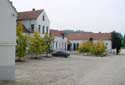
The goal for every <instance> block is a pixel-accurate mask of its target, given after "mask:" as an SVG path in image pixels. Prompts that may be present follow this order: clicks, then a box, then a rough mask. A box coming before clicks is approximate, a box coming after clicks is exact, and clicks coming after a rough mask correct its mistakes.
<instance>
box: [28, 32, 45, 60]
mask: <svg viewBox="0 0 125 85" xmlns="http://www.w3.org/2000/svg"><path fill="white" fill-rule="evenodd" d="M29 44H30V45H29V52H30V53H32V54H34V55H35V56H34V58H36V59H37V58H38V57H39V55H40V54H42V53H44V51H45V46H44V39H43V38H42V37H41V36H40V34H39V32H34V35H33V37H31V39H30V43H29Z"/></svg>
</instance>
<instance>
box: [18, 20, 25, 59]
mask: <svg viewBox="0 0 125 85" xmlns="http://www.w3.org/2000/svg"><path fill="white" fill-rule="evenodd" d="M16 34H17V39H16V41H17V45H16V56H17V58H18V61H23V60H24V57H25V55H26V47H27V38H26V36H25V35H24V34H23V25H22V23H21V22H19V23H18V24H17V30H16Z"/></svg>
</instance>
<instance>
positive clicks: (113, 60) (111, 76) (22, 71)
mask: <svg viewBox="0 0 125 85" xmlns="http://www.w3.org/2000/svg"><path fill="white" fill-rule="evenodd" d="M124 61H125V55H119V56H112V55H111V56H108V57H94V56H93V57H92V56H91V57H88V56H81V55H71V56H70V57H69V58H57V57H52V58H43V59H40V60H27V61H26V62H24V63H16V81H11V82H10V81H1V82H0V85H125V62H124Z"/></svg>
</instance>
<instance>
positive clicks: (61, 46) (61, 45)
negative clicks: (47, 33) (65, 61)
mask: <svg viewBox="0 0 125 85" xmlns="http://www.w3.org/2000/svg"><path fill="white" fill-rule="evenodd" d="M56 44H57V46H56ZM52 48H53V50H55V51H57V50H64V51H65V50H67V38H64V39H63V38H62V37H58V36H56V37H55V38H54V43H53V44H52Z"/></svg>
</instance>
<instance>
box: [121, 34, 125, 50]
mask: <svg viewBox="0 0 125 85" xmlns="http://www.w3.org/2000/svg"><path fill="white" fill-rule="evenodd" d="M122 47H123V48H125V34H124V37H123V39H122Z"/></svg>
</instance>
